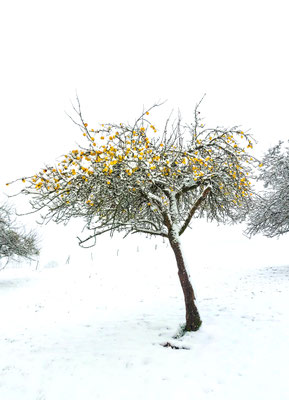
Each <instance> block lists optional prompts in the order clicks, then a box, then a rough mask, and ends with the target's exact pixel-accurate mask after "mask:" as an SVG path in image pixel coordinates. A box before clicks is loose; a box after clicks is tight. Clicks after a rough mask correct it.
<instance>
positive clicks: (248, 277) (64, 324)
mask: <svg viewBox="0 0 289 400" xmlns="http://www.w3.org/2000/svg"><path fill="white" fill-rule="evenodd" d="M206 226H207V224H206V223H204V222H201V221H196V224H195V227H194V229H193V230H190V231H187V232H186V233H185V234H184V236H183V249H184V253H185V256H186V261H187V263H188V267H189V272H190V274H191V276H192V279H193V285H194V287H195V291H196V297H197V304H198V307H199V310H200V312H201V315H202V319H203V324H202V326H201V328H200V329H199V330H198V331H197V332H192V333H187V334H186V335H185V336H184V337H181V338H179V339H173V336H175V335H176V334H177V333H178V326H180V325H181V324H182V323H183V315H184V303H183V293H182V290H181V286H180V284H179V282H178V280H177V279H176V273H177V267H176V264H175V260H174V256H173V252H172V251H171V250H170V248H169V247H168V246H169V245H168V244H167V243H163V239H161V238H159V239H153V240H148V239H145V238H143V237H142V236H136V235H135V236H133V237H131V238H127V239H126V240H123V239H122V237H121V236H119V235H117V236H116V237H115V238H114V239H110V237H109V236H106V237H99V238H97V245H96V247H94V248H93V249H87V250H85V249H80V248H79V247H78V246H76V245H75V244H76V241H75V240H73V238H74V228H75V226H73V227H71V226H70V225H68V226H67V227H66V228H64V227H61V226H59V227H55V226H54V225H49V226H47V227H46V229H47V231H46V232H48V233H45V234H44V233H43V239H45V243H46V246H45V248H43V252H42V254H41V255H40V259H39V264H38V265H37V263H36V262H35V263H31V265H25V264H22V265H18V266H17V265H15V266H14V265H10V267H9V268H6V269H5V270H3V271H1V273H0V309H1V332H0V354H1V357H0V398H1V399H3V400H64V399H69V400H79V399H85V400H95V399H100V400H135V399H140V400H147V399H152V400H160V399H166V400H177V399H180V398H182V399H184V400H191V399H198V400H231V399H234V400H243V399H249V400H256V399H262V400H272V399H278V400H287V399H288V392H289V383H288V368H287V367H288V357H289V348H288V336H289V316H288V293H289V266H288V254H287V252H286V251H285V250H284V249H286V248H287V247H286V246H287V238H286V237H281V238H280V239H279V240H276V239H266V238H263V237H260V236H259V237H254V238H253V239H251V240H249V239H247V238H245V237H244V236H242V229H241V228H240V229H239V227H238V228H237V227H236V228H232V227H224V226H216V225H214V224H210V229H206ZM72 228H73V229H72ZM36 267H37V269H36ZM166 343H170V344H171V345H172V346H175V347H178V348H179V349H174V348H172V347H163V346H162V345H163V344H166Z"/></svg>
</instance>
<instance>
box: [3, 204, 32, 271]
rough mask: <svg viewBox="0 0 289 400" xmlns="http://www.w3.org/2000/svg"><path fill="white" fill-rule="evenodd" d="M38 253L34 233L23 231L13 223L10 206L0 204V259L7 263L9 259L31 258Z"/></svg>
mask: <svg viewBox="0 0 289 400" xmlns="http://www.w3.org/2000/svg"><path fill="white" fill-rule="evenodd" d="M38 254H39V248H38V245H37V238H36V234H35V233H34V232H29V233H25V231H24V229H23V228H20V227H19V226H17V225H16V224H15V222H14V220H13V210H12V209H11V207H8V206H7V205H0V260H1V259H5V260H6V264H7V263H8V262H9V261H10V260H11V259H15V258H19V257H20V258H24V259H31V258H32V257H33V256H36V255H38Z"/></svg>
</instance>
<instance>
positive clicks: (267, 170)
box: [246, 142, 289, 237]
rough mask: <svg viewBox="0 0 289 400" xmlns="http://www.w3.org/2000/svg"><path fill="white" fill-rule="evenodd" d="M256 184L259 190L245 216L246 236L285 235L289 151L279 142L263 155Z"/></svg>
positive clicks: (288, 217) (288, 209)
mask: <svg viewBox="0 0 289 400" xmlns="http://www.w3.org/2000/svg"><path fill="white" fill-rule="evenodd" d="M261 166H262V168H261V170H260V173H259V174H258V176H257V180H258V181H260V182H261V183H263V186H264V188H263V190H262V192H261V193H260V195H259V196H256V199H255V201H254V203H253V207H252V209H251V210H250V213H249V223H248V228H247V231H246V232H247V234H249V235H250V236H252V235H255V234H257V233H262V234H264V235H265V236H267V237H274V236H280V235H283V234H284V233H287V232H289V148H288V147H285V145H284V143H283V142H279V143H278V144H277V145H276V146H274V147H272V148H271V149H269V150H268V152H267V153H266V154H265V156H264V158H263V160H262V164H261Z"/></svg>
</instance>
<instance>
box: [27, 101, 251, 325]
mask: <svg viewBox="0 0 289 400" xmlns="http://www.w3.org/2000/svg"><path fill="white" fill-rule="evenodd" d="M199 104H200V103H199ZM199 104H198V105H197V106H196V108H195V110H194V122H193V123H192V124H189V125H187V124H183V123H182V121H181V118H180V117H179V118H178V119H177V120H176V122H174V123H172V124H171V123H170V122H169V120H167V122H166V124H165V127H164V129H162V131H161V132H159V131H158V130H157V128H156V127H155V126H154V124H152V123H151V122H150V121H149V115H150V113H151V112H152V111H154V110H155V107H156V105H154V106H153V107H151V108H150V109H148V110H147V111H145V112H144V113H143V114H142V115H141V116H140V118H138V119H137V120H136V121H135V123H134V124H132V125H130V124H122V123H121V124H100V125H98V126H97V127H88V124H87V123H86V122H85V120H84V118H83V115H82V113H81V109H80V105H79V101H78V107H75V111H76V112H77V115H78V118H79V119H78V120H77V121H74V122H75V123H76V124H77V125H78V126H79V127H80V129H81V131H82V135H83V136H84V137H85V138H86V139H87V145H86V146H85V147H79V148H77V149H75V150H72V151H70V152H68V153H67V154H65V155H64V156H63V157H62V159H61V160H59V163H58V164H57V165H55V166H45V168H43V169H42V170H41V171H40V172H39V173H37V174H36V175H34V176H31V177H28V178H22V180H23V181H24V182H26V185H25V188H23V190H22V193H23V194H25V195H29V196H31V204H32V207H33V208H34V210H36V211H38V210H43V211H45V215H44V216H43V219H44V221H50V220H53V221H55V222H57V223H59V222H64V223H66V222H68V221H69V220H70V219H71V218H73V217H82V218H84V219H85V221H86V227H87V228H88V229H89V230H90V231H91V233H90V234H88V236H87V237H85V238H83V239H80V238H79V242H80V245H82V246H86V245H90V241H93V244H94V240H95V238H96V237H97V236H98V235H101V234H103V233H105V232H110V233H111V234H113V233H114V232H120V231H125V232H126V233H127V234H128V233H136V232H142V233H145V234H148V235H155V236H162V237H164V238H167V239H168V240H169V243H170V245H171V247H172V250H173V252H174V254H175V257H176V261H177V265H178V274H179V278H180V283H181V286H182V289H183V293H184V298H185V306H186V325H185V330H187V331H196V330H198V329H199V327H200V325H201V319H200V316H199V312H198V310H197V307H196V304H195V294H194V290H193V287H192V285H191V282H190V278H189V274H188V271H187V268H186V265H185V261H184V258H183V253H182V249H181V245H180V236H181V235H182V234H183V233H184V232H185V230H186V229H187V228H188V226H189V225H190V224H191V221H192V219H193V218H198V217H203V216H206V217H207V218H208V220H216V221H218V222H225V223H226V222H230V221H231V222H237V221H239V220H240V219H242V218H243V216H244V215H245V214H246V212H247V210H248V208H249V206H250V204H251V198H250V194H251V193H250V182H249V174H250V170H251V166H252V163H253V162H254V160H253V158H252V156H251V155H250V154H249V153H248V151H250V149H251V148H252V139H251V137H250V135H249V134H247V133H244V132H243V131H241V130H240V129H239V128H238V127H232V128H229V129H227V128H223V127H217V128H214V129H211V128H206V127H205V126H204V125H203V123H202V121H201V118H200V112H199Z"/></svg>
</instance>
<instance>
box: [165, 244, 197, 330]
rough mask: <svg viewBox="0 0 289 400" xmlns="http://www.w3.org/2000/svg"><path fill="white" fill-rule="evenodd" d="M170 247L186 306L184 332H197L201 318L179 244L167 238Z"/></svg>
mask: <svg viewBox="0 0 289 400" xmlns="http://www.w3.org/2000/svg"><path fill="white" fill-rule="evenodd" d="M169 241H170V245H171V247H172V249H173V251H174V253H175V257H176V260H177V265H178V275H179V278H180V282H181V286H182V289H183V293H184V298H185V305H186V326H185V330H186V331H197V330H198V329H199V328H200V326H201V324H202V321H201V318H200V314H199V311H198V309H197V306H196V304H195V301H194V300H195V299H196V298H195V294H194V290H193V287H192V284H191V282H190V279H189V275H188V273H187V270H186V266H185V262H184V258H183V254H182V250H181V247H180V244H179V242H178V241H177V240H176V239H175V238H173V237H169Z"/></svg>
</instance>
